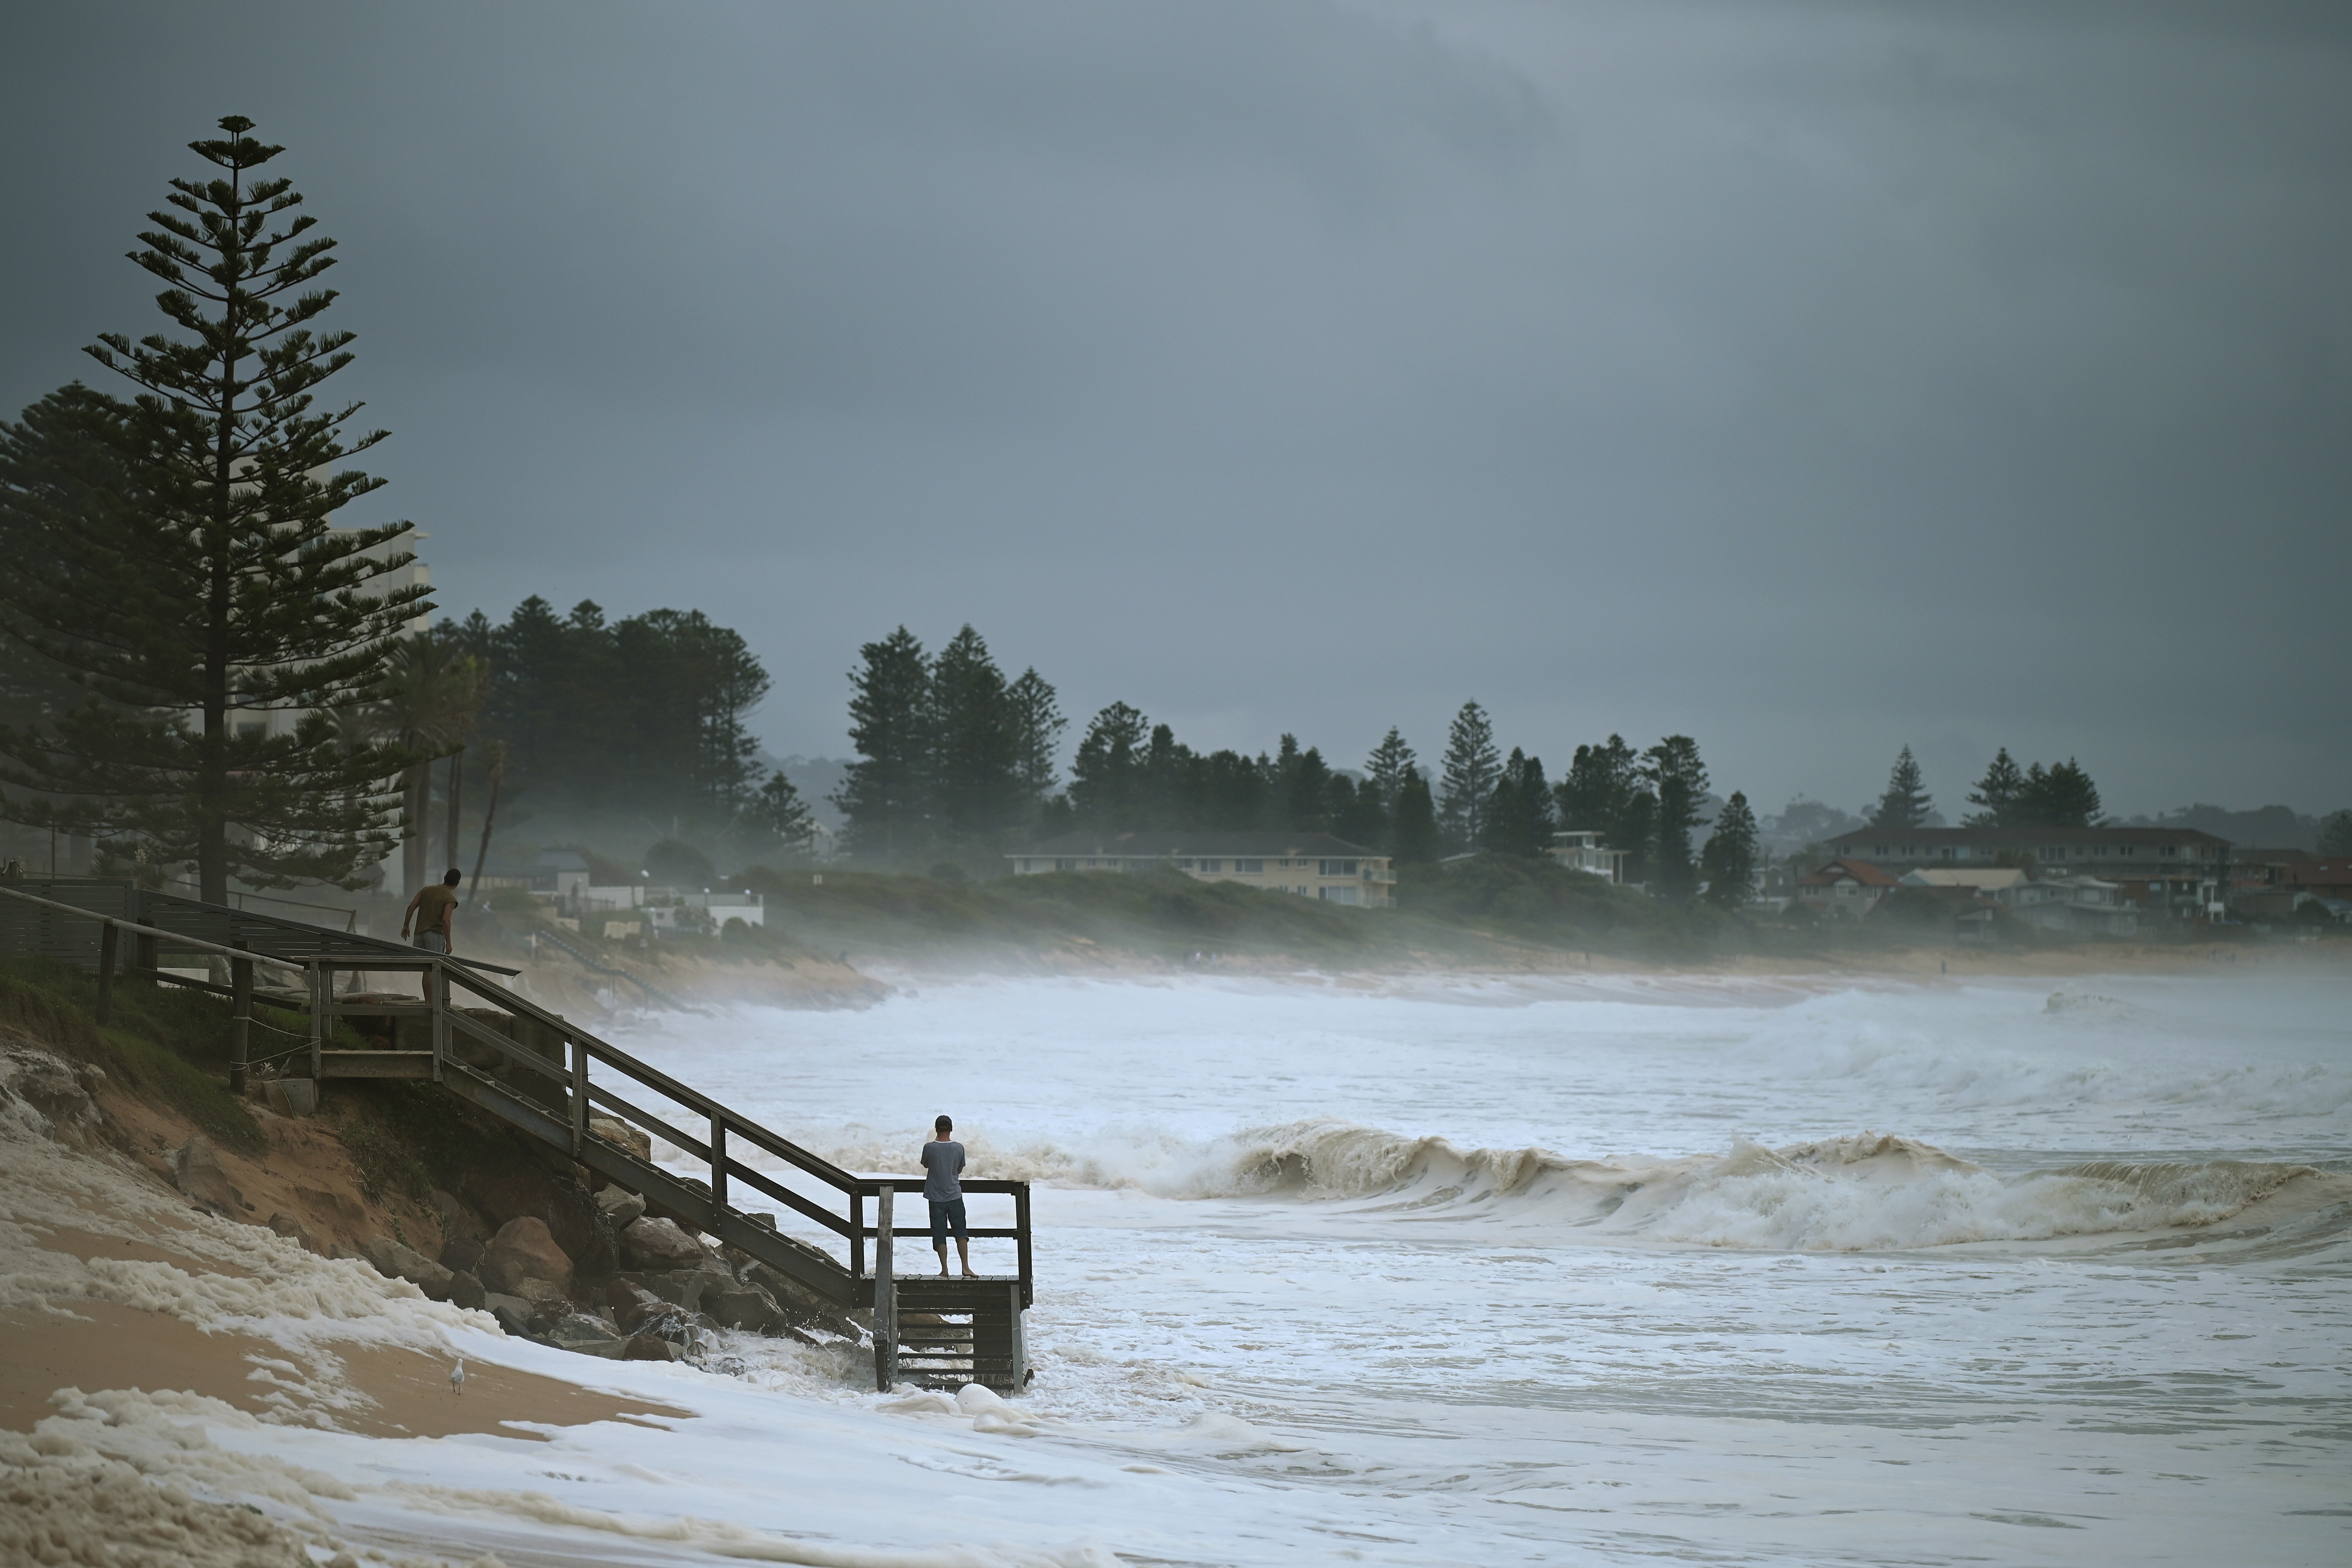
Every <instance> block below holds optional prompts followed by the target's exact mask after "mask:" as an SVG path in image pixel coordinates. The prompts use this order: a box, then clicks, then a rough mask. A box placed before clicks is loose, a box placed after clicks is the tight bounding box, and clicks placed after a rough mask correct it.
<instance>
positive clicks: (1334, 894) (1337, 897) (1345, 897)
mask: <svg viewBox="0 0 2352 1568" xmlns="http://www.w3.org/2000/svg"><path fill="white" fill-rule="evenodd" d="M1323 901H1324V902H1325V903H1327V904H1352V903H1354V902H1355V901H1356V889H1353V888H1326V889H1323Z"/></svg>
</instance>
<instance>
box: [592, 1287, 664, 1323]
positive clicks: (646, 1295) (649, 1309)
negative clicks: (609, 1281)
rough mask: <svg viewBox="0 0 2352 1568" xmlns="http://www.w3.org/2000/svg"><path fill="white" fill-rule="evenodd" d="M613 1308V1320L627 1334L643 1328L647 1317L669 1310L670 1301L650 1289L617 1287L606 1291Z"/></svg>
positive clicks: (606, 1297)
mask: <svg viewBox="0 0 2352 1568" xmlns="http://www.w3.org/2000/svg"><path fill="white" fill-rule="evenodd" d="M605 1299H606V1300H607V1301H608V1302H610V1304H611V1306H612V1310H613V1321H614V1322H615V1323H617V1324H619V1325H620V1329H621V1331H622V1332H623V1333H625V1334H634V1333H635V1332H636V1331H638V1330H639V1329H640V1328H643V1327H644V1326H645V1324H646V1320H647V1319H649V1318H652V1317H654V1316H656V1315H657V1314H659V1313H661V1312H665V1311H667V1310H669V1305H670V1304H669V1303H668V1302H667V1301H665V1300H662V1299H661V1298H660V1297H659V1296H656V1295H655V1294H654V1293H653V1292H652V1291H650V1290H638V1289H624V1288H620V1287H615V1288H614V1289H611V1290H609V1291H607V1292H606V1293H605Z"/></svg>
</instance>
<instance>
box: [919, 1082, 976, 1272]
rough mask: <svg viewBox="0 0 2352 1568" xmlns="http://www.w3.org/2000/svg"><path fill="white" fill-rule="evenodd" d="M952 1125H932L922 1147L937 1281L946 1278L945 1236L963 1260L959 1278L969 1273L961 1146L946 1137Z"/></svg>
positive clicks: (946, 1120)
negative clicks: (952, 1240)
mask: <svg viewBox="0 0 2352 1568" xmlns="http://www.w3.org/2000/svg"><path fill="white" fill-rule="evenodd" d="M953 1131H955V1122H954V1121H952V1120H950V1118H948V1117H945V1116H942V1117H940V1119H939V1121H936V1122H934V1123H933V1124H932V1132H931V1141H930V1142H928V1143H926V1144H924V1145H923V1196H924V1197H925V1198H927V1199H929V1202H930V1205H931V1250H932V1251H934V1252H936V1253H938V1254H939V1255H940V1279H946V1278H947V1277H948V1232H949V1231H950V1230H952V1231H954V1232H955V1238H956V1251H957V1253H958V1254H959V1255H960V1256H961V1258H963V1277H964V1278H965V1279H979V1278H980V1276H979V1275H977V1274H974V1273H973V1272H972V1271H971V1229H970V1227H968V1226H966V1225H965V1224H964V1217H963V1183H962V1182H961V1181H960V1180H958V1179H957V1178H959V1177H960V1176H961V1175H962V1174H963V1145H962V1144H961V1143H959V1142H956V1141H955V1140H954V1139H953V1138H951V1137H950V1136H949V1134H950V1133H951V1132H953Z"/></svg>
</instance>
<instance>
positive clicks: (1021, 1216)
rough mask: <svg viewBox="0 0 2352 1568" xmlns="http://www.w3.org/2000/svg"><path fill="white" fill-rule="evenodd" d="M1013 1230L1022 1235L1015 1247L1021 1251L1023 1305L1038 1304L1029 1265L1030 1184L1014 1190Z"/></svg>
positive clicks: (1016, 1241) (1031, 1305)
mask: <svg viewBox="0 0 2352 1568" xmlns="http://www.w3.org/2000/svg"><path fill="white" fill-rule="evenodd" d="M1013 1229H1015V1230H1017V1231H1019V1232H1020V1233H1021V1234H1020V1236H1018V1237H1015V1238H1014V1241H1013V1245H1014V1246H1015V1247H1019V1248H1020V1249H1021V1304H1022V1305H1023V1306H1024V1307H1034V1306H1035V1305H1036V1304H1037V1286H1036V1281H1035V1279H1034V1277H1033V1276H1032V1273H1031V1270H1030V1265H1029V1184H1028V1183H1026V1182H1024V1183H1022V1184H1020V1185H1019V1186H1017V1187H1015V1188H1013Z"/></svg>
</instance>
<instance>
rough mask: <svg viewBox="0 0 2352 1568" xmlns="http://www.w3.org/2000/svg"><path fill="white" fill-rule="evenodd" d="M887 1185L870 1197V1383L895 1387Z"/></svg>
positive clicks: (894, 1292) (894, 1294) (894, 1289)
mask: <svg viewBox="0 0 2352 1568" xmlns="http://www.w3.org/2000/svg"><path fill="white" fill-rule="evenodd" d="M891 1196H892V1189H891V1186H890V1184H889V1183H887V1182H885V1183H883V1184H882V1190H881V1191H880V1192H879V1193H877V1194H875V1198H874V1386H875V1388H876V1389H877V1391H878V1392H880V1393H883V1394H887V1393H889V1392H890V1391H891V1390H892V1389H894V1388H896V1387H898V1280H897V1279H894V1278H893V1277H892V1275H891V1272H890V1225H891V1220H890V1207H891V1205H890V1199H891Z"/></svg>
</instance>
